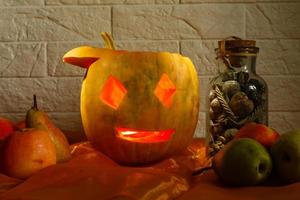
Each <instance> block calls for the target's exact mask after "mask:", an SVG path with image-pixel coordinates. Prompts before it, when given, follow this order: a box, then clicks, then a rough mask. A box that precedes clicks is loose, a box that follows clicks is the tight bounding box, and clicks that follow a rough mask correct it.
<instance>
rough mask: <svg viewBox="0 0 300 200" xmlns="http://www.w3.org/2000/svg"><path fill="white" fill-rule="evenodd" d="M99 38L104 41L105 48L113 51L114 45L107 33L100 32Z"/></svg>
mask: <svg viewBox="0 0 300 200" xmlns="http://www.w3.org/2000/svg"><path fill="white" fill-rule="evenodd" d="M101 37H102V39H103V41H104V44H105V48H108V49H112V50H115V49H116V47H115V44H114V40H113V39H112V37H111V35H109V34H108V33H107V32H101Z"/></svg>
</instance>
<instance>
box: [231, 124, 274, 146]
mask: <svg viewBox="0 0 300 200" xmlns="http://www.w3.org/2000/svg"><path fill="white" fill-rule="evenodd" d="M279 137H280V135H279V133H277V132H276V131H275V130H273V129H272V128H270V127H268V126H266V125H263V124H257V123H254V122H252V123H248V124H246V125H244V126H243V127H242V128H241V129H240V130H239V131H238V132H237V133H236V134H235V137H234V138H252V139H254V140H256V141H257V142H259V143H260V144H262V145H263V146H265V147H266V148H270V147H271V146H272V145H273V144H274V143H275V142H276V141H277V140H278V139H279Z"/></svg>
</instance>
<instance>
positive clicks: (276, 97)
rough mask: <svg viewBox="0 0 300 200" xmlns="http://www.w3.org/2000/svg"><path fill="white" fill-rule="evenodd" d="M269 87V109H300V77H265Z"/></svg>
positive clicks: (292, 110)
mask: <svg viewBox="0 0 300 200" xmlns="http://www.w3.org/2000/svg"><path fill="white" fill-rule="evenodd" d="M264 79H265V80H266V82H267V84H268V87H269V111H291V112H294V111H300V101H299V100H300V87H299V85H300V78H299V76H295V77H288V76H282V77H277V76H273V77H269V76H268V77H264Z"/></svg>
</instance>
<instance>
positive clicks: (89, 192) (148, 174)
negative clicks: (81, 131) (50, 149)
mask: <svg viewBox="0 0 300 200" xmlns="http://www.w3.org/2000/svg"><path fill="white" fill-rule="evenodd" d="M72 155H73V158H72V159H71V160H70V161H69V162H66V163H63V164H57V165H54V166H50V167H47V168H45V169H43V170H41V171H39V172H38V173H36V174H35V175H33V176H32V177H30V178H29V179H27V180H25V181H23V180H19V179H14V178H10V177H7V176H5V175H2V174H0V199H4V200H6V199H7V200H13V199H18V200H23V199H24V200H47V199H51V200H52V199H56V200H68V199H72V200H77V199H78V200H81V199H87V200H89V199H92V200H93V199H97V200H98V199H101V200H112V199H114V200H161V199H163V200H171V199H178V200H196V199H197V200H201V199H207V200H219V199H222V200H226V199H230V200H238V199H243V200H260V199H272V200H273V199H275V200H279V199H284V200H285V199H288V200H294V199H295V200H296V199H297V200H298V199H300V183H295V184H291V185H286V186H280V187H278V186H277V187H275V186H255V187H243V188H230V187H225V186H224V185H221V184H220V183H219V182H218V179H217V177H216V175H215V174H214V173H213V171H212V170H210V171H208V172H206V173H204V174H202V175H198V176H196V177H192V176H191V174H192V172H194V171H196V170H198V169H200V168H203V167H206V166H209V165H210V161H209V160H208V159H207V157H206V154H205V144H204V140H203V139H200V140H199V139H197V140H194V141H193V143H192V144H191V145H190V146H189V147H188V148H187V149H186V151H184V152H182V153H181V154H179V155H176V156H173V157H172V158H169V159H166V160H164V161H161V162H159V163H156V164H153V165H149V166H144V167H126V166H120V165H118V164H116V163H115V162H113V161H112V160H110V159H109V158H107V157H106V156H105V155H103V154H102V153H100V152H97V151H95V150H94V149H93V147H91V146H90V144H89V143H88V142H83V143H79V144H76V145H73V146H72Z"/></svg>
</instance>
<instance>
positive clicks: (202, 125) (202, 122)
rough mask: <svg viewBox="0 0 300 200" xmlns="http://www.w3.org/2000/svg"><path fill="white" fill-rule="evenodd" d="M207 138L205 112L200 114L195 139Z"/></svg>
mask: <svg viewBox="0 0 300 200" xmlns="http://www.w3.org/2000/svg"><path fill="white" fill-rule="evenodd" d="M205 136H206V117H205V113H204V112H200V113H199V118H198V123H197V127H196V130H195V135H194V137H197V138H199V137H205Z"/></svg>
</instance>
